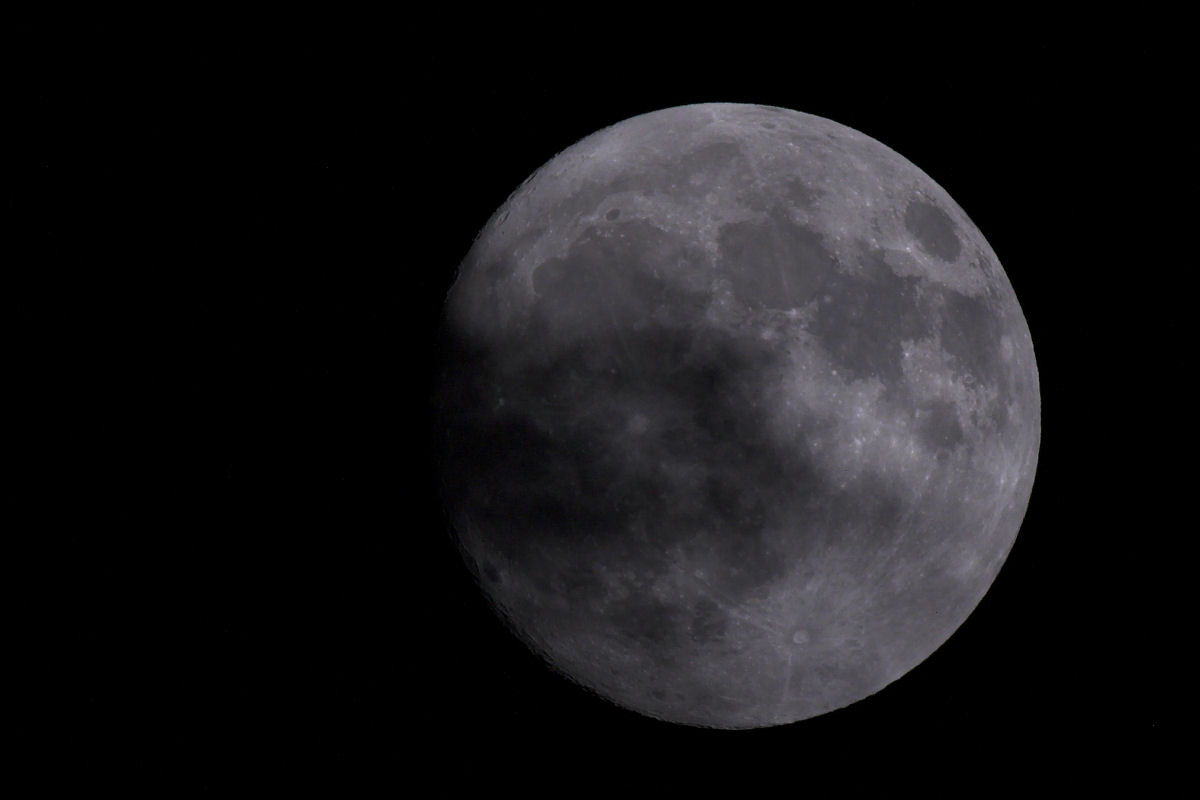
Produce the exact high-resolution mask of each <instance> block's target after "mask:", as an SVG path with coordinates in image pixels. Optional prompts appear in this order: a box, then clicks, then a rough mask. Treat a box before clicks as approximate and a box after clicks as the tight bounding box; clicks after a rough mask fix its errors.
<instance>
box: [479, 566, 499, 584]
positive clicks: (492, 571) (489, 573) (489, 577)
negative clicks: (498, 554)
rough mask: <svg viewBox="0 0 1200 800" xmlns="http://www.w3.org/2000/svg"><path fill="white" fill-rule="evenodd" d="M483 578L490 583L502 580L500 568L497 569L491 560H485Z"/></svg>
mask: <svg viewBox="0 0 1200 800" xmlns="http://www.w3.org/2000/svg"><path fill="white" fill-rule="evenodd" d="M483 579H484V580H485V581H487V582H488V583H495V582H496V581H498V580H500V570H498V569H496V565H495V564H493V563H491V562H490V561H485V562H483Z"/></svg>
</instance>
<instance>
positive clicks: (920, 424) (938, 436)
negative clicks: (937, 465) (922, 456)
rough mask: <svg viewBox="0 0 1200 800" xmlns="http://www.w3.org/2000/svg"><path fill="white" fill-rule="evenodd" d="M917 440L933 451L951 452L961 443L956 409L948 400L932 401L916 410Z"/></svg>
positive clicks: (961, 436) (961, 433) (961, 438)
mask: <svg viewBox="0 0 1200 800" xmlns="http://www.w3.org/2000/svg"><path fill="white" fill-rule="evenodd" d="M917 438H918V439H920V441H921V443H922V444H924V445H925V446H926V447H927V448H929V449H930V450H934V451H947V450H953V449H954V448H955V447H958V445H960V444H961V443H962V441H963V429H962V424H961V423H960V422H959V420H958V409H957V408H955V406H954V404H953V403H951V402H949V401H948V400H934V401H932V402H930V403H928V404H926V405H924V406H922V407H921V408H919V409H918V410H917Z"/></svg>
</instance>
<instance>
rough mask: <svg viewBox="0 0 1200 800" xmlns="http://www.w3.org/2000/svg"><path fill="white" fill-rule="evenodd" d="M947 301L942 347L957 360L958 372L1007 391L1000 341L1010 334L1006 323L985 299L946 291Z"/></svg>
mask: <svg viewBox="0 0 1200 800" xmlns="http://www.w3.org/2000/svg"><path fill="white" fill-rule="evenodd" d="M943 300H944V302H943V303H942V312H941V313H942V332H941V343H942V348H943V349H944V350H945V351H946V352H947V353H949V354H950V355H951V356H953V357H954V366H955V368H956V371H957V372H960V373H966V374H969V375H971V376H972V378H973V379H974V380H976V381H982V382H985V383H988V384H998V385H1001V387H1002V388H1005V387H1004V386H1003V384H1004V381H1003V380H1002V378H1004V377H1005V376H1006V375H1007V373H1008V370H1007V369H1006V368H1005V364H1004V360H1003V356H1002V355H1001V352H1000V339H1001V337H1003V336H1004V334H1005V330H1006V328H1005V324H1004V319H1003V318H1002V317H1001V316H1000V315H999V314H998V313H997V312H996V311H995V310H994V309H993V305H992V303H991V302H989V301H988V300H987V299H986V298H985V297H968V296H967V295H963V294H959V293H958V292H954V291H946V292H944V293H943ZM1004 394H1005V395H1006V394H1007V392H1005V393H1004Z"/></svg>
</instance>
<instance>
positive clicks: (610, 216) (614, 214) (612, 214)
mask: <svg viewBox="0 0 1200 800" xmlns="http://www.w3.org/2000/svg"><path fill="white" fill-rule="evenodd" d="M620 217H621V209H619V208H614V209H611V210H610V211H609V212H608V213H607V214H605V215H604V218H605V219H606V220H609V221H610V222H611V221H613V220H615V219H620Z"/></svg>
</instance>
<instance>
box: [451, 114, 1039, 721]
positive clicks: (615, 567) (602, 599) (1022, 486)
mask: <svg viewBox="0 0 1200 800" xmlns="http://www.w3.org/2000/svg"><path fill="white" fill-rule="evenodd" d="M438 359H439V360H438V370H437V378H436V386H435V389H434V393H433V407H434V428H433V434H434V446H435V453H436V457H437V468H438V475H439V477H440V485H441V488H442V492H443V501H444V504H445V507H446V510H447V513H448V516H449V518H450V521H451V523H452V525H453V527H454V530H455V535H456V538H457V540H458V543H459V545H460V547H461V550H462V552H463V554H464V556H465V558H466V560H467V563H468V564H469V566H470V568H471V569H472V570H473V571H474V572H475V574H476V576H477V577H478V579H479V582H480V585H481V587H482V589H483V591H484V592H485V593H486V595H487V597H488V598H489V600H490V601H491V603H492V605H493V606H494V607H495V609H496V610H497V612H498V613H500V614H501V615H502V616H503V617H504V619H505V620H506V621H507V622H508V623H509V625H510V626H511V627H512V629H513V630H514V632H515V633H517V634H518V635H519V636H521V637H522V638H523V639H524V640H525V641H526V642H527V643H528V644H529V645H530V646H531V647H532V648H533V649H534V650H535V651H536V652H537V653H539V654H540V655H541V656H543V657H544V658H545V659H546V660H547V661H548V662H549V663H550V664H551V665H553V667H554V668H556V669H557V670H559V671H560V672H561V673H564V674H565V675H567V676H569V677H570V678H571V679H573V680H575V681H576V682H578V683H579V684H582V685H583V686H585V687H587V688H589V689H590V690H592V691H594V692H595V693H597V694H599V695H601V696H603V697H605V698H607V699H609V700H611V701H613V702H615V703H617V704H619V705H621V706H624V707H626V708H629V709H633V710H635V711H638V712H641V713H643V714H647V715H650V716H653V717H657V718H659V719H663V720H668V721H672V722H677V723H685V724H690V725H702V726H711V727H719V728H750V727H761V726H769V725H778V724H784V723H790V722H795V721H797V720H802V719H805V718H808V717H813V716H815V715H818V714H822V713H825V712H828V711H831V710H833V709H836V708H840V707H842V706H846V705H848V704H850V703H853V702H855V701H857V700H859V699H862V698H864V697H866V696H868V695H870V694H872V693H874V692H877V691H878V690H880V689H881V688H883V687H884V686H886V685H887V684H889V683H890V682H892V681H894V680H896V679H897V678H899V677H900V676H902V675H904V674H905V673H906V672H907V671H909V670H910V669H912V668H913V667H914V666H915V665H916V664H918V663H919V662H921V661H922V660H923V659H925V658H926V657H927V656H929V655H930V654H931V653H932V652H933V651H934V650H935V649H937V648H938V646H939V645H941V644H942V643H943V642H944V641H945V640H946V639H947V638H948V637H949V636H950V635H951V634H952V633H953V632H954V631H955V629H956V628H958V626H959V625H960V624H961V623H962V622H963V621H964V620H965V619H966V618H967V616H968V615H969V614H970V613H971V611H972V609H974V608H975V606H976V605H977V604H978V603H979V601H980V599H981V598H982V597H983V595H984V593H985V592H986V591H987V589H988V587H989V585H990V584H991V583H992V581H993V579H994V578H995V577H996V574H997V572H998V571H999V570H1000V568H1001V565H1002V563H1003V562H1004V559H1005V557H1006V555H1007V554H1008V552H1009V550H1010V548H1011V547H1012V545H1013V542H1014V539H1015V537H1016V535H1017V531H1018V528H1019V526H1020V523H1021V519H1022V517H1023V515H1024V512H1025V508H1026V505H1027V503H1028V500H1029V496H1030V491H1031V488H1032V484H1033V477H1034V472H1035V466H1036V462H1037V454H1038V444H1039V437H1040V401H1039V390H1038V376H1037V368H1036V364H1035V360H1034V353H1033V346H1032V342H1031V340H1030V335H1029V330H1028V327H1027V325H1026V322H1025V319H1024V317H1023V315H1022V312H1021V308H1020V306H1019V305H1018V302H1017V298H1016V296H1015V294H1014V292H1013V289H1012V287H1011V285H1010V283H1009V281H1008V278H1007V277H1006V275H1005V273H1004V271H1003V270H1002V268H1001V266H1000V263H999V261H998V259H997V257H996V255H995V253H993V251H992V250H991V248H990V247H989V246H988V244H987V242H986V241H984V238H983V236H982V235H981V233H980V231H979V230H978V229H977V228H976V227H975V225H974V224H973V223H972V222H971V221H970V220H969V219H968V218H967V216H966V214H965V213H964V212H963V210H962V209H961V208H959V206H958V205H957V204H955V202H954V201H953V200H952V199H951V198H950V197H949V196H948V195H947V194H946V192H945V191H943V190H942V189H941V188H940V187H939V186H938V185H937V184H936V183H935V182H934V181H933V180H932V179H930V178H929V177H928V176H927V175H926V174H925V173H923V172H922V171H921V170H919V169H918V168H917V167H915V166H914V165H913V164H911V163H909V162H908V161H907V160H906V159H904V158H903V157H902V156H900V155H899V154H897V153H896V152H894V151H892V150H891V149H889V148H888V147H886V146H885V145H883V144H881V143H880V142H878V141H875V140H874V139H872V138H870V137H868V136H866V135H863V134H862V133H859V132H857V131H854V130H852V129H850V128H847V127H845V126H842V125H839V124H837V123H835V122H831V121H829V120H827V119H822V118H820V117H815V116H811V115H807V114H803V113H799V112H795V111H789V110H785V109H781V108H774V107H764V106H749V105H738V104H705V105H692V106H684V107H679V108H671V109H667V110H663V111H658V112H654V113H650V114H645V115H642V116H638V117H635V118H633V119H629V120H626V121H624V122H621V123H619V124H617V125H614V126H612V127H610V128H607V129H605V130H602V131H600V132H598V133H596V134H594V135H592V136H590V137H588V138H586V139H584V140H582V141H581V142H579V143H577V144H576V145H574V146H572V147H570V148H568V149H567V150H565V151H564V152H562V153H560V154H559V155H558V156H556V157H555V158H553V159H552V160H551V161H549V162H548V163H547V164H545V165H544V166H543V167H542V168H541V169H539V170H538V171H537V172H536V173H534V174H533V175H532V176H531V177H530V178H529V179H528V180H527V181H526V182H525V183H524V184H522V186H521V187H520V188H519V189H518V190H517V191H516V192H515V193H514V194H513V195H512V196H511V197H510V198H509V199H508V201H507V202H506V203H505V204H504V205H503V206H502V207H501V208H500V209H499V210H498V211H497V212H496V213H495V215H494V216H493V217H492V218H491V220H490V221H488V223H487V224H486V226H485V227H484V229H483V230H482V231H481V232H480V234H479V236H478V237H477V239H476V241H475V242H474V245H473V246H472V247H471V249H470V251H469V253H468V254H467V256H466V258H465V260H464V261H463V263H462V265H461V267H460V269H459V273H458V276H457V279H456V281H455V283H454V285H453V287H452V288H451V290H450V293H449V295H448V297H447V300H446V306H445V314H444V324H443V329H442V334H441V346H440V351H439V356H438Z"/></svg>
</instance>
